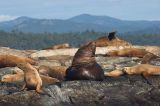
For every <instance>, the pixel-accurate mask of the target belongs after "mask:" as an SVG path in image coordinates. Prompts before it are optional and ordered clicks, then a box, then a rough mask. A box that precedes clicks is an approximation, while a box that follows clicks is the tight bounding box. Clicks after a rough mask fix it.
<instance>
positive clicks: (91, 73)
mask: <svg viewBox="0 0 160 106" xmlns="http://www.w3.org/2000/svg"><path fill="white" fill-rule="evenodd" d="M95 50H96V44H95V42H90V43H89V44H86V45H84V46H82V47H80V48H79V49H78V51H77V52H76V54H75V56H74V58H73V61H72V65H71V66H70V67H69V68H68V69H67V70H66V77H65V78H66V80H99V81H100V80H103V79H104V71H103V69H102V68H101V66H100V65H99V64H98V63H97V62H96V60H95V57H94V56H95Z"/></svg>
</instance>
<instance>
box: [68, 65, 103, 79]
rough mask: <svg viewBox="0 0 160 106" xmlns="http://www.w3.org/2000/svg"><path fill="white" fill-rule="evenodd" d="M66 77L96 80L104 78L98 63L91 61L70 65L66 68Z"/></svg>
mask: <svg viewBox="0 0 160 106" xmlns="http://www.w3.org/2000/svg"><path fill="white" fill-rule="evenodd" d="M66 75H67V76H66V79H69V80H97V81H102V80H103V79H104V71H103V69H102V68H101V66H100V65H99V64H97V63H96V62H91V63H88V64H84V65H83V64H81V65H75V66H70V67H69V68H68V69H67V70H66Z"/></svg>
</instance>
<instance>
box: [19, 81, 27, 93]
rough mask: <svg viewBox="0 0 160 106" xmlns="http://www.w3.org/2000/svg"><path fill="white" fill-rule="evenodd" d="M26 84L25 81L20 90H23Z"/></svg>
mask: <svg viewBox="0 0 160 106" xmlns="http://www.w3.org/2000/svg"><path fill="white" fill-rule="evenodd" d="M26 85H27V84H26V83H24V84H23V86H22V88H21V89H20V91H23V90H25V88H26Z"/></svg>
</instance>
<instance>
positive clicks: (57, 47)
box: [44, 43, 70, 50]
mask: <svg viewBox="0 0 160 106" xmlns="http://www.w3.org/2000/svg"><path fill="white" fill-rule="evenodd" d="M65 48H70V46H69V44H68V43H63V44H57V45H54V46H51V47H48V48H44V50H47V49H65Z"/></svg>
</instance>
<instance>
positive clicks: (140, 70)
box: [105, 64, 160, 77]
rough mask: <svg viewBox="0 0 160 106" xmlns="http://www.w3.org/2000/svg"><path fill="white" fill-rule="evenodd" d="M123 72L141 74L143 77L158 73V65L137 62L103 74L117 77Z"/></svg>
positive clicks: (159, 73) (159, 71)
mask: <svg viewBox="0 0 160 106" xmlns="http://www.w3.org/2000/svg"><path fill="white" fill-rule="evenodd" d="M123 74H129V75H132V74H142V75H143V76H144V77H148V76H150V75H160V67H159V66H154V65H150V64H139V65H135V66H133V67H124V69H123V70H114V71H111V72H107V73H105V76H112V77H118V76H121V75H123Z"/></svg>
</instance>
